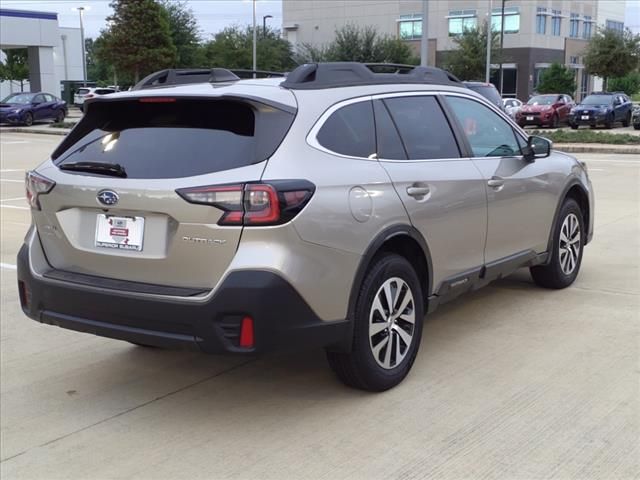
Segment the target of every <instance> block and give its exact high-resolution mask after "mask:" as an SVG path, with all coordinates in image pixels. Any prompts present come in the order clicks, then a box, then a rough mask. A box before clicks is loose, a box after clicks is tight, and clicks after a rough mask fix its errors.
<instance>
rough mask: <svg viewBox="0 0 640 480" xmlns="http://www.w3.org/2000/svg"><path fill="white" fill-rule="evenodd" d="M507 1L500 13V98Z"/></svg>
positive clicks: (504, 0) (503, 0) (503, 1)
mask: <svg viewBox="0 0 640 480" xmlns="http://www.w3.org/2000/svg"><path fill="white" fill-rule="evenodd" d="M505 2H506V0H502V12H501V13H500V15H501V16H500V57H501V58H500V73H499V74H498V78H499V79H500V96H501V97H502V83H503V77H504V72H503V71H502V60H503V58H502V49H503V47H504V4H505Z"/></svg>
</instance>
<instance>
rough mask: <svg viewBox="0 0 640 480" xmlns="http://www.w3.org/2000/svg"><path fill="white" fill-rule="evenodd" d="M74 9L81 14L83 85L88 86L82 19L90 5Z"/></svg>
mask: <svg viewBox="0 0 640 480" xmlns="http://www.w3.org/2000/svg"><path fill="white" fill-rule="evenodd" d="M73 10H77V11H78V15H79V16H80V41H81V42H82V86H83V87H86V86H87V54H86V52H85V48H84V22H83V21H82V20H83V19H82V17H83V16H84V11H85V10H89V7H76V8H74V9H73Z"/></svg>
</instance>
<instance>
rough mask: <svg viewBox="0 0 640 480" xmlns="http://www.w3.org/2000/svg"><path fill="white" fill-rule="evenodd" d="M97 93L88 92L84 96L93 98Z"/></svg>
mask: <svg viewBox="0 0 640 480" xmlns="http://www.w3.org/2000/svg"><path fill="white" fill-rule="evenodd" d="M93 97H95V95H94V94H93V93H87V94H86V95H85V96H84V98H93Z"/></svg>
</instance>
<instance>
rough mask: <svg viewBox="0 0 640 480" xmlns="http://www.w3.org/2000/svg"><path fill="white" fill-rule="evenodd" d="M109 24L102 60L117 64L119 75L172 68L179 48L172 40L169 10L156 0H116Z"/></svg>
mask: <svg viewBox="0 0 640 480" xmlns="http://www.w3.org/2000/svg"><path fill="white" fill-rule="evenodd" d="M110 5H111V8H112V9H113V15H111V16H109V17H107V22H108V24H109V27H108V29H107V30H104V31H103V32H102V36H103V37H104V45H103V47H102V48H100V50H99V57H100V59H101V60H103V61H106V62H109V63H111V64H113V66H114V67H115V69H116V71H117V72H118V74H120V73H124V74H129V75H131V76H132V77H133V81H134V82H137V81H138V80H139V79H140V77H141V76H143V75H147V74H149V73H152V72H153V71H155V70H161V69H163V68H168V67H171V66H173V65H174V64H175V60H176V47H175V46H174V45H173V42H172V40H171V32H170V30H169V21H168V19H167V14H166V12H165V11H164V10H163V9H162V7H161V6H160V4H159V3H157V2H156V1H154V0H114V1H113V2H111V4H110Z"/></svg>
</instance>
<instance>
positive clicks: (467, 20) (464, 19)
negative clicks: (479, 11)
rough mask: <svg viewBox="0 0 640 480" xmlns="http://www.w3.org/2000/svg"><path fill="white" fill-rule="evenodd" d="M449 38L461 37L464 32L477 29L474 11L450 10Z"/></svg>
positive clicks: (476, 18)
mask: <svg viewBox="0 0 640 480" xmlns="http://www.w3.org/2000/svg"><path fill="white" fill-rule="evenodd" d="M447 18H448V19H449V36H450V37H455V36H457V35H462V33H463V32H464V31H465V30H469V29H473V28H477V26H478V17H477V16H476V11H475V10H451V11H450V12H449V16H448V17H447Z"/></svg>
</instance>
